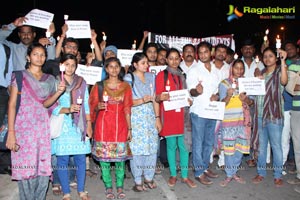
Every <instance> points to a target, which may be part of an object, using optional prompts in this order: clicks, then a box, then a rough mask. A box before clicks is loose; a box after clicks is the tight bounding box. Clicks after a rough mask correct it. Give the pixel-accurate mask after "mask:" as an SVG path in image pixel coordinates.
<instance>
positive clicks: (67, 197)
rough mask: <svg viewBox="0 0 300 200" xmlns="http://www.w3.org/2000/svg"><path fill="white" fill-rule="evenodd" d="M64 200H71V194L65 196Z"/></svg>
mask: <svg viewBox="0 0 300 200" xmlns="http://www.w3.org/2000/svg"><path fill="white" fill-rule="evenodd" d="M62 200H71V194H64V196H63V198H62Z"/></svg>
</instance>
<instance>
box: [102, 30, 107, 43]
mask: <svg viewBox="0 0 300 200" xmlns="http://www.w3.org/2000/svg"><path fill="white" fill-rule="evenodd" d="M102 34H103V37H102V40H104V41H106V39H107V36H106V35H105V33H104V32H102Z"/></svg>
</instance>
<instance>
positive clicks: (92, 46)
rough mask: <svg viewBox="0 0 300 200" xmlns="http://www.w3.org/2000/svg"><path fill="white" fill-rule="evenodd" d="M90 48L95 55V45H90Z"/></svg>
mask: <svg viewBox="0 0 300 200" xmlns="http://www.w3.org/2000/svg"><path fill="white" fill-rule="evenodd" d="M90 47H91V49H92V54H93V55H94V48H95V46H94V44H93V43H92V44H91V45H90Z"/></svg>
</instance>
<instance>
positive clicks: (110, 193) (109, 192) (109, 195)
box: [105, 188, 115, 199]
mask: <svg viewBox="0 0 300 200" xmlns="http://www.w3.org/2000/svg"><path fill="white" fill-rule="evenodd" d="M105 196H106V199H115V195H114V193H113V190H112V188H106V189H105Z"/></svg>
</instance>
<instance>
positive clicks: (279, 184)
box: [274, 178, 283, 187]
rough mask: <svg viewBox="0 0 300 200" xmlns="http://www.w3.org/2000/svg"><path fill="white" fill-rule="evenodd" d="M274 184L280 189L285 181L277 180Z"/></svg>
mask: <svg viewBox="0 0 300 200" xmlns="http://www.w3.org/2000/svg"><path fill="white" fill-rule="evenodd" d="M274 184H275V186H276V187H280V186H282V185H283V181H282V179H281V178H275V179H274Z"/></svg>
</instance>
